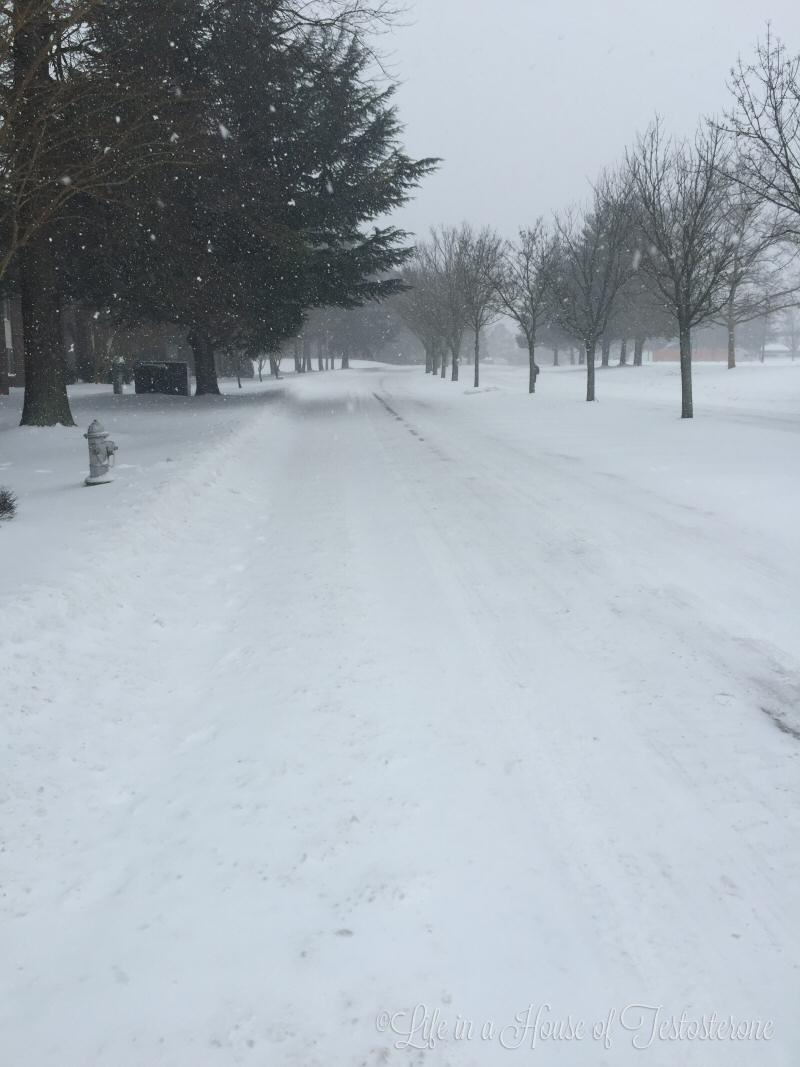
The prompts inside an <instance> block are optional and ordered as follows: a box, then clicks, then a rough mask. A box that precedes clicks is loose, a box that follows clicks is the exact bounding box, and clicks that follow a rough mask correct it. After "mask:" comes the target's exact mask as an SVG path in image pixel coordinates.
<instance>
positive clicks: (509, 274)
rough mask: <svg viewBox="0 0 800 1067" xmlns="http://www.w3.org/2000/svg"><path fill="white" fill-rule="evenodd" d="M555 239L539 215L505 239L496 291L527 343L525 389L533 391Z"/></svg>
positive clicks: (534, 389)
mask: <svg viewBox="0 0 800 1067" xmlns="http://www.w3.org/2000/svg"><path fill="white" fill-rule="evenodd" d="M554 264H555V243H554V240H553V236H552V234H551V233H550V232H549V231H548V229H547V227H546V226H545V224H544V222H543V220H542V219H537V221H536V222H535V223H534V224H533V226H529V227H526V228H524V229H521V230H520V232H519V237H518V238H517V240H516V241H514V242H511V241H509V242H507V243H506V246H505V254H504V257H503V264H502V270H501V272H500V276H499V279H498V284H497V294H498V297H499V300H500V304H501V306H502V308H503V310H504V311H505V313H506V314H507V315H508V316H509V317H510V318H512V319H513V320H514V321H515V322H516V324H517V325H518V326H519V328H520V330H521V331H522V333H523V336H524V337H525V341H526V343H527V346H528V392H529V393H534V392H535V391H536V377H537V375H538V373H539V368H538V366H537V363H536V341H537V336H538V332H539V327H540V325H541V324H542V322H543V320H544V317H545V314H546V309H547V307H548V298H549V294H550V288H551V285H552V280H553V279H552V272H553V266H554Z"/></svg>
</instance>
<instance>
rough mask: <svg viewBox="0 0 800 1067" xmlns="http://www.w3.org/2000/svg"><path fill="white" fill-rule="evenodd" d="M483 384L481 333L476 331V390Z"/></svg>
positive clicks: (474, 385)
mask: <svg viewBox="0 0 800 1067" xmlns="http://www.w3.org/2000/svg"><path fill="white" fill-rule="evenodd" d="M480 384H481V331H480V330H476V331H475V378H474V381H473V383H472V385H473V388H474V389H478V388H479V387H480Z"/></svg>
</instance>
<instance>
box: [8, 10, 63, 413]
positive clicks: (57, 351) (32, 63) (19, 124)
mask: <svg viewBox="0 0 800 1067" xmlns="http://www.w3.org/2000/svg"><path fill="white" fill-rule="evenodd" d="M51 6H52V5H50V4H47V5H44V4H38V5H34V4H27V5H22V4H17V5H15V7H16V10H14V11H13V12H12V19H13V21H14V28H15V31H16V32H15V33H14V37H13V53H14V54H13V59H14V70H13V81H14V85H13V89H12V95H13V94H16V95H17V97H18V99H19V101H20V107H19V114H18V116H17V119H16V123H15V124H14V125H13V126H12V127H11V128H9V129H8V130H7V131H6V137H7V141H6V152H5V154H6V155H7V154H8V149H9V148H11V149H13V148H14V147H15V146H16V147H17V148H18V154H19V158H18V159H17V160H16V163H15V164H12V166H13V167H14V168H15V169H16V168H18V169H19V172H20V173H21V174H22V175H23V176H24V178H23V180H24V179H25V178H27V179H32V182H31V185H32V187H33V188H35V187H36V179H37V177H38V176H39V175H38V171H37V167H38V160H37V158H36V156H35V152H36V151H37V148H36V145H37V139H36V137H34V138H32V139H28V138H30V131H31V130H33V129H36V128H37V127H39V126H41V128H42V129H46V128H47V124H48V123H49V122H50V121H51V117H45V116H43V115H41V114H39V110H40V108H41V107H42V101H43V100H46V99H47V95H48V91H49V88H50V74H49V68H48V63H47V62H46V61H44V59H43V57H46V56H47V55H48V54H49V51H50V38H51V31H52V26H51V18H52V17H53V16H54V13H53V12H52V11H51V10H50V8H51ZM54 136H58V135H57V134H55V135H54ZM42 148H43V149H44V151H45V152H46V151H47V148H48V145H47V144H46V143H45V144H44V145H43V146H42ZM12 159H13V152H12ZM12 175H13V172H12ZM23 192H26V190H19V189H14V188H12V189H11V190H10V198H9V199H10V201H11V203H13V202H14V197H15V194H21V193H23ZM28 193H29V190H28ZM5 195H6V192H5V190H4V196H5ZM32 199H33V198H32V197H31V196H30V195H27V196H21V200H20V204H21V207H20V208H19V216H18V221H19V224H20V229H21V231H22V232H23V233H25V232H26V231H28V232H30V231H31V230H32V229H33V227H34V224H35V222H36V221H37V220H36V218H35V217H34V216H33V215H32V212H33V211H34V208H33V207H32V205H31V200H32ZM17 266H18V276H19V283H20V291H21V295H22V315H23V339H24V344H25V403H24V406H23V409H22V421H21V425H22V426H55V425H57V424H58V423H61V424H62V425H63V426H74V425H75V421H74V419H73V418H72V412H71V411H70V409H69V399H68V397H67V375H66V367H65V365H64V353H63V349H62V345H61V327H60V321H59V315H60V310H61V308H60V302H61V301H60V293H59V288H58V276H57V272H56V263H55V254H54V251H53V245H52V244H51V242H50V241H49V240H48V235H47V232H46V231H44V230H42V229H39V230H38V232H37V233H36V234H35V235H34V236H33V237H32V238H31V240H30V243H29V244H28V246H27V248H25V249H24V250H23V251H22V253H21V254H20V256H19V258H18V260H17Z"/></svg>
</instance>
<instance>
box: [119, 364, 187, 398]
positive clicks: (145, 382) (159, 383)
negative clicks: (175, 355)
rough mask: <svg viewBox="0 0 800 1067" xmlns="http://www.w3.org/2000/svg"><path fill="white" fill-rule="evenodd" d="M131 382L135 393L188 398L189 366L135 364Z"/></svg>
mask: <svg viewBox="0 0 800 1067" xmlns="http://www.w3.org/2000/svg"><path fill="white" fill-rule="evenodd" d="M133 380H134V382H135V385H136V392H137V393H168V394H169V395H171V396H189V395H190V390H189V364H188V363H168V362H167V361H163V362H161V361H155V360H151V361H148V362H147V363H136V364H135V365H134V368H133Z"/></svg>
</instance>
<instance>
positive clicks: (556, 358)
mask: <svg viewBox="0 0 800 1067" xmlns="http://www.w3.org/2000/svg"><path fill="white" fill-rule="evenodd" d="M553 366H554V367H557V366H558V349H557V348H554V349H553Z"/></svg>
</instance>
